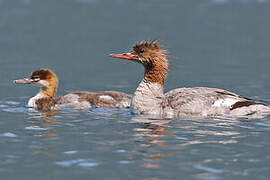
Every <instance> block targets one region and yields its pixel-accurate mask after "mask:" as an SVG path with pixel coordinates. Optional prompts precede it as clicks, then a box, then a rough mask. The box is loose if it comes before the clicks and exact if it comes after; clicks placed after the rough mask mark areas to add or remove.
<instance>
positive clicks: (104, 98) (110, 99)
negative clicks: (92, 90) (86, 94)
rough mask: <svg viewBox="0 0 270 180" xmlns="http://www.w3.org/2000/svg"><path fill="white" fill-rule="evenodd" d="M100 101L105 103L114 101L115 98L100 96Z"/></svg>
mask: <svg viewBox="0 0 270 180" xmlns="http://www.w3.org/2000/svg"><path fill="white" fill-rule="evenodd" d="M99 99H100V100H105V101H113V100H114V99H113V97H112V96H109V95H102V96H99Z"/></svg>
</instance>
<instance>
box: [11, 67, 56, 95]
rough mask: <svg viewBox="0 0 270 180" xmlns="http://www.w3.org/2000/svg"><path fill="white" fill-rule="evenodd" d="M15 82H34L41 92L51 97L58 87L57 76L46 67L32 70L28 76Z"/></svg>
mask: <svg viewBox="0 0 270 180" xmlns="http://www.w3.org/2000/svg"><path fill="white" fill-rule="evenodd" d="M13 82H14V83H16V84H34V85H38V86H40V87H41V88H42V90H43V93H45V94H46V95H48V96H50V97H53V96H54V95H55V94H56V91H57V88H58V78H57V76H56V74H55V73H54V72H53V71H52V70H50V69H47V68H42V69H39V70H36V71H34V72H33V73H32V74H31V76H30V77H29V78H23V79H17V80H14V81H13Z"/></svg>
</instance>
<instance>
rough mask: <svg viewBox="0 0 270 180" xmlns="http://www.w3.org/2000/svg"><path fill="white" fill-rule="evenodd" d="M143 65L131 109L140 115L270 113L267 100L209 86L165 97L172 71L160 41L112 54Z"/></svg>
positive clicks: (169, 93) (244, 114) (145, 42)
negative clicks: (167, 82) (165, 89)
mask: <svg viewBox="0 0 270 180" xmlns="http://www.w3.org/2000/svg"><path fill="white" fill-rule="evenodd" d="M110 56H112V57H115V58H120V59H127V60H131V61H134V62H138V63H140V64H142V65H143V66H144V69H145V73H144V78H143V80H142V81H141V83H140V84H139V86H138V88H137V89H136V91H135V93H134V96H133V98H132V102H131V107H132V108H133V111H134V112H135V113H137V114H150V115H158V116H162V117H173V116H176V117H187V116H246V115H251V114H257V113H259V114H270V107H268V106H266V105H265V104H264V101H259V100H255V99H252V98H246V97H242V96H239V95H237V94H234V93H232V92H229V91H226V90H223V89H217V88H207V87H194V88H178V89H174V90H172V91H169V92H168V93H166V94H164V82H165V80H166V78H167V74H168V70H169V62H168V59H167V54H166V51H165V50H164V49H162V48H161V46H160V45H159V43H158V42H157V41H153V42H147V41H143V42H140V43H138V44H137V45H135V46H134V47H133V48H132V50H131V51H130V52H129V53H124V54H110Z"/></svg>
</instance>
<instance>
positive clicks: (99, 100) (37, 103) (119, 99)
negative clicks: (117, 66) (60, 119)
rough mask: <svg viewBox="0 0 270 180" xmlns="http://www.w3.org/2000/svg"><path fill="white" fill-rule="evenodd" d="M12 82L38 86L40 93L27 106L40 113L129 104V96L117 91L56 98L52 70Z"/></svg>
mask: <svg viewBox="0 0 270 180" xmlns="http://www.w3.org/2000/svg"><path fill="white" fill-rule="evenodd" d="M13 82H14V83H17V84H34V85H38V86H40V88H41V89H40V92H39V93H38V94H37V95H36V96H34V97H32V98H30V99H29V101H28V106H29V107H33V108H35V109H37V110H42V111H50V110H56V109H62V108H74V109H87V108H91V107H122V108H128V107H129V106H130V102H131V95H128V94H125V93H122V92H117V91H102V92H87V91H75V92H71V93H68V94H66V95H64V96H60V97H58V98H56V97H55V94H56V92H57V88H58V78H57V76H56V74H55V73H54V72H53V71H52V70H50V69H47V68H43V69H39V70H36V71H34V72H33V73H32V74H31V76H30V77H29V78H24V79H18V80H14V81H13Z"/></svg>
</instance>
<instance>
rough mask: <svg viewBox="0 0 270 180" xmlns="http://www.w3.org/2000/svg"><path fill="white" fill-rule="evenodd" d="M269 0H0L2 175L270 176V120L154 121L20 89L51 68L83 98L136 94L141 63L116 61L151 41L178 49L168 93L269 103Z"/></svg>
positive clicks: (64, 86)
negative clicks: (116, 55) (44, 104)
mask: <svg viewBox="0 0 270 180" xmlns="http://www.w3.org/2000/svg"><path fill="white" fill-rule="evenodd" d="M269 17H270V1H268V0H201V1H197V0H194V1H190V0H182V1H178V0H169V1H162V0H147V1H141V0H139V1H131V0H125V1H124V0H114V1H108V0H58V1H53V0H47V1H42V0H13V1H10V0H0V59H1V60H0V77H2V78H1V81H0V117H1V121H0V144H1V145H0V147H1V148H0V154H1V155H0V175H1V177H2V178H3V179H27V180H31V179H33V180H34V179H37V178H38V179H41V180H47V179H112V180H114V179H115V180H118V179H145V180H164V179H200V180H205V179H207V180H220V179H245V180H246V179H251V180H253V179H269V178H268V177H269V175H270V174H269V172H270V171H269V170H270V168H269V167H270V163H269V160H270V154H269V150H270V143H269V140H268V139H269V137H270V133H269V129H270V118H269V117H265V118H262V119H244V118H221V117H219V118H205V119H171V120H168V119H162V120H157V119H149V118H145V117H139V116H136V115H133V114H132V112H131V111H130V110H129V109H119V108H113V109H104V108H94V109H91V110H88V111H75V110H71V109H65V110H62V111H60V112H52V113H40V112H35V111H32V110H30V109H28V108H26V107H25V104H26V102H27V100H28V98H29V97H31V96H33V95H34V94H35V93H36V92H37V91H38V89H37V88H36V87H27V86H20V85H14V84H12V80H13V79H16V78H21V77H25V76H28V75H29V74H30V73H31V72H32V71H33V70H36V69H38V68H41V67H48V68H51V69H53V70H54V71H55V72H56V73H57V74H58V76H59V79H60V87H59V91H58V95H62V94H64V93H67V92H70V91H72V90H89V91H100V90H105V89H106V90H108V89H110V90H118V91H123V92H127V93H133V92H134V90H135V88H136V87H137V85H138V83H139V82H140V80H141V78H142V75H143V68H142V67H141V66H140V65H138V64H133V63H130V62H125V61H120V60H116V59H112V58H110V57H108V54H109V53H112V52H126V51H128V50H129V49H130V48H131V46H132V45H133V44H134V43H136V42H138V41H140V40H144V39H148V40H152V39H159V40H160V42H161V43H162V44H163V45H164V47H165V48H166V49H167V50H168V52H169V57H170V60H171V64H172V66H171V71H170V74H169V77H168V80H167V82H166V88H165V89H166V91H167V90H170V89H173V88H177V87H192V86H208V87H219V88H224V89H227V90H230V91H233V92H235V93H238V94H241V95H245V96H250V97H256V98H260V99H264V100H270V83H269V82H270V71H269V67H270V61H269V59H270V51H269V47H270V36H269V35H268V34H269V32H270V22H269Z"/></svg>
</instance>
